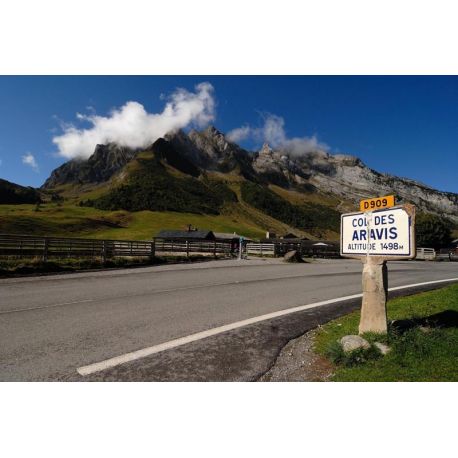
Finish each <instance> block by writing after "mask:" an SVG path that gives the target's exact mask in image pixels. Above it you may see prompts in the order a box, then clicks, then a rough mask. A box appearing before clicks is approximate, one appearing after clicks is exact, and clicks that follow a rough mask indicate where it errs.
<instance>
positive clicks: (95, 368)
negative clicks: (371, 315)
mask: <svg viewBox="0 0 458 458" xmlns="http://www.w3.org/2000/svg"><path fill="white" fill-rule="evenodd" d="M450 281H458V278H448V279H445V280H434V281H427V282H423V283H414V284H411V285H404V286H396V287H394V288H389V291H397V290H400V289H407V288H414V287H416V286H426V285H432V284H436V283H445V282H450ZM358 297H362V294H361V293H360V294H353V295H351V296H343V297H338V298H336V299H329V300H326V301H321V302H315V303H313V304H307V305H300V306H298V307H293V308H289V309H284V310H279V311H278V312H272V313H267V314H265V315H259V316H255V317H253V318H248V319H246V320H241V321H236V322H234V323H230V324H226V325H224V326H218V327H217V328H212V329H207V330H206V331H202V332H197V333H195V334H190V335H188V336H185V337H180V338H179V339H174V340H170V341H168V342H164V343H161V344H159V345H153V346H152V347H147V348H143V349H141V350H137V351H132V352H130V353H125V354H124V355H120V356H116V357H114V358H110V359H106V360H104V361H100V362H98V363H94V364H89V365H87V366H82V367H79V368H78V369H76V370H77V372H78V373H79V374H80V375H83V376H85V375H90V374H94V373H95V372H100V371H103V370H105V369H109V368H111V367H115V366H119V365H120V364H125V363H128V362H130V361H135V360H137V359H140V358H145V357H146V356H151V355H154V354H155V353H160V352H162V351H165V350H170V349H172V348H176V347H180V346H182V345H185V344H188V343H191V342H195V341H196V340H202V339H206V338H207V337H211V336H215V335H217V334H222V333H223V332H227V331H232V330H233V329H237V328H241V327H244V326H248V325H250V324H254V323H259V322H260V321H266V320H270V319H272V318H278V317H280V316H284V315H289V314H291V313H296V312H301V311H303V310H308V309H311V308H315V307H322V306H323V305H329V304H334V303H336V302H343V301H347V300H350V299H357V298H358Z"/></svg>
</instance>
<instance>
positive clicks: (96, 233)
mask: <svg viewBox="0 0 458 458" xmlns="http://www.w3.org/2000/svg"><path fill="white" fill-rule="evenodd" d="M188 224H192V225H193V226H194V227H198V228H202V229H210V230H213V231H216V232H231V233H232V232H237V233H239V234H243V235H245V236H247V237H250V238H255V239H257V238H259V237H262V236H263V235H264V234H265V230H264V229H263V228H262V227H260V226H258V225H257V224H256V223H254V222H252V221H250V220H249V218H248V217H243V215H240V214H221V215H198V214H195V213H178V212H152V211H140V212H127V211H105V210H98V209H95V208H92V207H80V206H78V205H71V204H68V203H64V204H63V205H58V204H55V203H47V204H43V205H41V206H40V211H35V206H34V205H0V233H7V234H30V235H42V236H44V235H48V236H59V237H65V236H66V237H85V238H97V239H103V238H107V239H130V240H150V239H151V238H152V237H154V236H155V235H156V234H157V233H158V232H159V231H160V230H161V229H184V228H186V227H187V225H188Z"/></svg>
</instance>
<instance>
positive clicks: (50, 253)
mask: <svg viewBox="0 0 458 458" xmlns="http://www.w3.org/2000/svg"><path fill="white" fill-rule="evenodd" d="M157 253H161V254H162V255H165V256H166V255H167V254H172V253H176V254H181V255H187V256H190V255H191V254H196V253H199V254H210V255H213V256H215V257H216V256H217V255H230V254H232V255H234V247H233V246H232V245H231V243H225V242H218V241H200V240H192V241H173V240H161V239H158V240H156V241H137V240H97V239H81V238H63V237H36V236H29V235H10V234H0V257H19V258H31V257H40V258H41V259H42V260H43V261H47V260H48V258H51V257H52V258H95V257H100V258H101V259H102V260H103V261H105V260H107V259H109V258H114V257H153V256H154V255H155V254H157Z"/></svg>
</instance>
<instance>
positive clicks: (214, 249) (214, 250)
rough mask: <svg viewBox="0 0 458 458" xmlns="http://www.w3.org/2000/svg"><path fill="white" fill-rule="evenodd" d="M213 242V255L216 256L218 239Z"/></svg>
mask: <svg viewBox="0 0 458 458" xmlns="http://www.w3.org/2000/svg"><path fill="white" fill-rule="evenodd" d="M213 243H214V246H213V256H214V257H215V258H216V240H215V241H214V242H213Z"/></svg>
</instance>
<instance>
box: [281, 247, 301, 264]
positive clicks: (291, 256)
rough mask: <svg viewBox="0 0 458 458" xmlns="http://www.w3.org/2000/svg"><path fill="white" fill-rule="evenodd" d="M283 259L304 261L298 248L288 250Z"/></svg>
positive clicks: (286, 260) (285, 260)
mask: <svg viewBox="0 0 458 458" xmlns="http://www.w3.org/2000/svg"><path fill="white" fill-rule="evenodd" d="M283 261H284V262H304V260H303V259H302V258H301V255H300V254H299V252H298V251H296V250H292V251H288V253H286V254H285V256H283Z"/></svg>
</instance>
